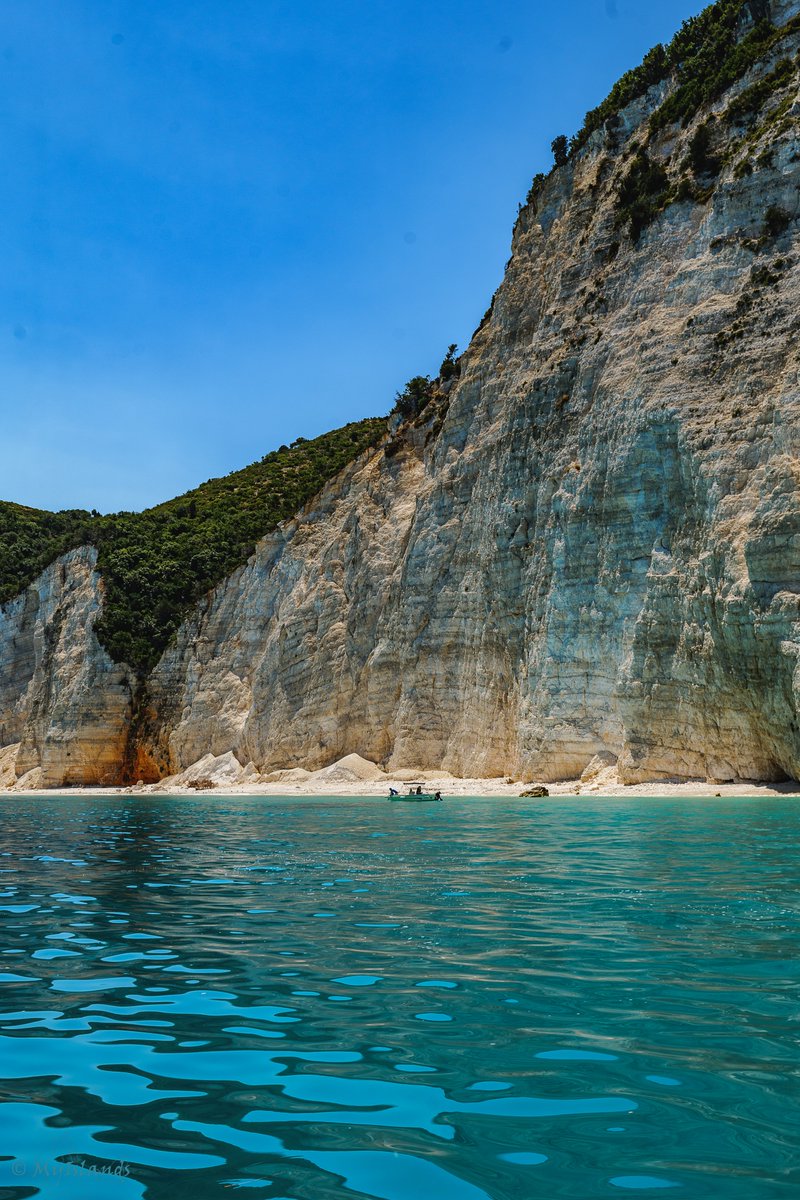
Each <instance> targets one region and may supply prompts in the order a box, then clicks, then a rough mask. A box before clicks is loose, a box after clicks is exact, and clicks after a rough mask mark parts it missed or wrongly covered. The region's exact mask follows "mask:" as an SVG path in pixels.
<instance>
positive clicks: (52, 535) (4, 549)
mask: <svg viewBox="0 0 800 1200" xmlns="http://www.w3.org/2000/svg"><path fill="white" fill-rule="evenodd" d="M96 529H97V514H96V513H89V512H84V511H83V509H80V508H75V509H64V510H63V511H62V512H57V513H51V512H43V511H42V510H41V509H38V508H25V506H24V505H22V504H8V503H5V502H4V501H0V604H5V603H6V601H8V600H11V599H12V597H14V596H16V595H17V594H18V592H20V591H21V590H22V588H24V587H26V586H27V584H29V583H30V582H31V580H33V579H35V578H36V576H37V575H40V574H41V573H42V571H43V570H44V569H45V567H47V566H49V565H50V563H51V562H52V561H53V560H54V559H56V558H58V557H59V555H60V554H65V553H66V552H67V550H72V549H74V547H75V546H80V545H83V544H85V543H87V542H90V541H92V539H93V537H94V534H95V530H96Z"/></svg>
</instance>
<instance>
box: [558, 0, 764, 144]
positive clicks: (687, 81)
mask: <svg viewBox="0 0 800 1200" xmlns="http://www.w3.org/2000/svg"><path fill="white" fill-rule="evenodd" d="M745 12H749V13H750V15H751V16H752V18H753V20H754V21H755V24H754V27H753V28H752V29H751V30H750V32H749V33H748V34H747V36H746V37H744V38H743V39H742V40H741V41H737V32H738V30H739V22H740V19H741V17H742V15H743V14H744V13H745ZM767 14H768V8H767V7H766V6H765V5H764V3H763V0H717V3H715V4H711V5H710V6H709V7H708V8H706V9H704V10H703V11H702V12H701V13H699V14H698V15H697V16H696V17H690V18H689V19H688V20H686V21H684V22H683V25H682V26H681V28H680V29H679V30H678V32H677V33H676V34H675V36H674V38H673V39H672V41H671V42H670V43H669V45H667V46H663V45H661V44H660V43H659V44H658V45H656V46H654V47H653V49H652V50H650V51H648V53H647V54H646V55H645V57H644V59H643V60H642V62H641V64H640V65H639V66H638V67H634V68H633V69H632V70H630V71H626V73H625V74H624V75H623V76H622V78H621V79H619V80H618V81H617V83H615V84H614V87H613V88H612V89H611V91H610V92H609V94H608V96H607V97H606V98H605V100H603V102H602V103H601V104H599V105H598V106H597V108H593V109H591V110H590V111H589V112H588V113H587V114H586V118H585V120H584V123H583V126H582V128H581V129H580V130H579V131H578V133H576V134H575V136H574V137H573V138H572V141H571V142H570V154H575V153H577V152H578V151H579V150H581V149H582V148H583V147H584V146H585V145H586V143H587V142H588V141H589V138H590V137H591V136H592V134H593V133H594V132H595V130H597V129H601V128H602V127H603V126H604V125H606V124H607V123H608V122H611V123H612V125H613V122H614V120H615V119H616V118H617V117H618V115H619V113H620V112H621V111H622V109H624V108H626V107H627V106H628V105H629V104H631V103H633V101H634V100H639V99H641V97H642V96H644V95H646V93H647V92H648V91H649V89H650V88H651V87H653V86H654V85H655V84H658V83H662V82H663V81H664V80H665V79H669V78H670V77H673V78H674V80H675V84H676V86H675V88H674V90H673V91H672V92H671V94H670V95H669V96H668V97H667V99H666V100H665V101H664V103H663V104H662V105H661V106H660V107H659V108H658V109H656V111H655V113H654V114H653V116H652V117H651V120H650V128H651V129H652V130H653V131H654V132H655V131H657V130H659V129H663V128H665V127H666V126H667V125H670V124H672V123H673V122H676V121H683V122H684V123H686V122H688V121H689V120H690V119H691V118H692V117H693V116H694V115H695V113H696V112H697V111H698V110H699V109H700V107H701V106H702V105H703V104H705V103H707V102H708V101H710V100H714V99H716V98H717V97H718V96H720V95H722V93H723V92H724V91H725V90H726V89H727V88H729V87H730V86H731V84H733V83H735V82H736V80H737V79H741V77H742V76H743V75H744V74H745V72H746V71H748V70H749V69H750V67H751V66H753V65H754V63H756V62H757V61H758V59H759V58H760V57H761V56H762V55H763V54H764V53H765V52H766V51H767V50H768V49H770V47H771V46H772V45H773V44H774V43H775V41H776V40H777V39H778V38H780V37H781V36H782V34H783V33H784V32H785V28H784V29H775V28H774V27H773V25H772V24H771V22H770V21H769V19H768V15H767Z"/></svg>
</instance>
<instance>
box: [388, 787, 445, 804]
mask: <svg viewBox="0 0 800 1200" xmlns="http://www.w3.org/2000/svg"><path fill="white" fill-rule="evenodd" d="M389 799H390V800H404V801H405V802H406V803H407V804H438V803H441V799H442V793H441V792H423V790H422V784H421V783H415V784H413V785H411V790H410V791H408V792H407V793H406V795H402V793H401V792H396V791H395V789H394V788H390V789H389Z"/></svg>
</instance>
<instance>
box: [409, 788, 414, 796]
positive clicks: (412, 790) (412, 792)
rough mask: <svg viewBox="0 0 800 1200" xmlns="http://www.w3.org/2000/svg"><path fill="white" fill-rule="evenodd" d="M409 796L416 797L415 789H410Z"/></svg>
mask: <svg viewBox="0 0 800 1200" xmlns="http://www.w3.org/2000/svg"><path fill="white" fill-rule="evenodd" d="M408 794H409V796H413V795H415V792H414V789H413V788H409V789H408Z"/></svg>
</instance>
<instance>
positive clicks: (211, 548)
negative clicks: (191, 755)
mask: <svg viewBox="0 0 800 1200" xmlns="http://www.w3.org/2000/svg"><path fill="white" fill-rule="evenodd" d="M385 429H386V420H385V418H382V417H380V418H371V419H369V420H366V421H359V422H355V423H353V424H350V425H345V426H344V427H343V428H342V429H336V430H334V431H333V432H332V433H326V434H324V435H323V436H322V437H318V438H314V439H313V440H311V441H306V440H305V439H303V438H298V439H297V441H296V442H294V443H292V445H291V446H290V447H285V446H284V447H282V448H281V449H280V450H276V451H273V452H272V453H271V454H267V455H266V456H265V457H264V458H262V459H261V461H260V462H257V463H253V464H252V466H249V467H245V469H244V470H242V471H236V472H235V473H234V474H232V475H226V476H224V477H223V478H220V479H210V480H209V481H208V482H207V483H204V484H201V485H200V487H198V488H195V489H194V490H193V491H191V492H187V493H186V494H185V495H184V496H179V497H177V499H175V500H169V501H167V502H166V503H165V504H159V505H157V506H156V507H155V508H150V509H147V510H146V511H145V512H141V513H129V512H122V513H114V514H113V515H111V516H100V515H99V514H97V513H88V512H84V511H82V510H74V511H64V512H59V513H49V512H42V511H40V510H38V509H33V508H24V507H23V506H21V505H18V504H6V503H0V603H4V602H5V601H7V600H9V599H11V597H13V596H15V595H16V594H17V593H18V592H19V591H20V590H21V589H22V588H23V587H25V586H26V585H27V584H29V583H31V582H32V581H33V580H34V579H35V578H36V577H37V575H39V574H40V573H41V571H43V570H44V569H45V567H47V566H48V565H49V563H51V562H52V561H53V560H54V559H55V558H57V557H58V556H59V555H60V554H64V553H65V552H66V551H67V550H70V549H72V548H74V547H75V546H80V545H86V544H91V545H94V546H96V547H97V549H98V567H99V569H100V571H101V573H102V576H103V580H104V583H105V588H106V603H105V607H104V610H103V617H102V620H101V621H100V622H98V625H97V633H98V636H99V638H100V641H101V642H102V644H103V645H104V646H105V648H106V650H108V652H109V654H110V655H111V657H112V658H113V659H115V660H116V661H117V662H127V663H129V664H130V665H131V666H132V667H133V668H134V669H135V670H136V672H137V673H138V674H139V675H142V676H143V675H145V674H147V672H148V671H149V670H151V669H152V667H153V666H154V665H155V663H156V662H157V661H158V659H159V657H160V656H161V654H162V653H163V651H164V649H165V648H166V646H167V644H168V643H169V640H170V638H171V637H172V635H173V633H174V632H175V630H176V629H177V628H178V626H179V625H180V624H181V621H182V620H183V618H184V617H185V616H186V614H187V613H188V612H189V610H190V609H191V608H192V606H193V605H194V604H195V603H196V602H197V601H198V600H199V599H200V598H201V597H202V596H204V595H205V593H206V592H208V591H209V590H210V589H211V588H213V587H214V586H215V585H216V584H218V583H220V582H221V581H222V580H223V579H224V578H225V577H226V576H227V575H229V574H230V573H231V571H233V570H235V569H236V567H238V566H240V565H241V564H242V563H244V562H246V560H247V559H248V557H249V556H250V554H252V552H253V549H254V547H255V543H256V542H257V541H258V540H259V538H262V537H264V535H265V534H267V533H269V532H270V531H271V530H272V529H274V528H275V526H276V525H277V524H278V523H279V522H280V521H283V520H286V519H287V518H288V517H291V516H293V515H294V514H295V513H296V512H297V511H298V510H299V509H301V508H302V507H303V505H304V504H306V503H307V502H308V501H309V500H310V499H311V498H312V497H313V496H314V495H316V493H317V492H318V491H319V490H320V488H322V487H323V485H324V484H325V483H327V481H328V480H329V479H332V478H333V476H334V475H336V474H338V472H339V471H340V470H341V469H342V468H343V467H345V466H346V465H347V464H348V463H349V462H351V461H352V460H353V459H354V458H356V457H357V456H358V455H359V454H360V453H361V452H362V451H363V450H366V449H367V447H369V446H373V445H375V444H376V443H377V442H378V441H379V440H380V438H381V436H382V435H383V433H384V431H385Z"/></svg>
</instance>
